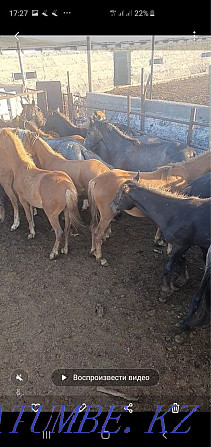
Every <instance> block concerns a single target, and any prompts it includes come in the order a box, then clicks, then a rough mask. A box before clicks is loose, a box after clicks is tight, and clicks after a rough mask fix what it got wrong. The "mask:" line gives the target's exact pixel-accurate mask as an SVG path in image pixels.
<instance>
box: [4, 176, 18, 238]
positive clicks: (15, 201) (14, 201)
mask: <svg viewBox="0 0 211 447" xmlns="http://www.w3.org/2000/svg"><path fill="white" fill-rule="evenodd" d="M2 186H3V188H4V190H5V193H6V194H7V196H8V197H9V199H10V201H11V203H12V206H13V210H14V218H13V224H12V226H11V231H13V230H16V228H18V227H19V225H20V217H19V207H18V199H17V197H16V195H15V193H14V191H13V189H12V186H11V185H8V184H5V185H2Z"/></svg>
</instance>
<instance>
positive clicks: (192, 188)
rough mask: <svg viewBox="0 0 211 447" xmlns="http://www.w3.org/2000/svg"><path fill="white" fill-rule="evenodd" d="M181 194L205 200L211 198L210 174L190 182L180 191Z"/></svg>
mask: <svg viewBox="0 0 211 447" xmlns="http://www.w3.org/2000/svg"><path fill="white" fill-rule="evenodd" d="M182 193H183V194H185V195H188V196H196V197H201V198H202V199H206V198H208V197H210V196H211V172H207V173H206V174H204V175H202V176H201V177H198V178H197V179H195V180H193V181H192V182H190V183H189V184H188V185H187V186H185V187H184V188H183V190H182Z"/></svg>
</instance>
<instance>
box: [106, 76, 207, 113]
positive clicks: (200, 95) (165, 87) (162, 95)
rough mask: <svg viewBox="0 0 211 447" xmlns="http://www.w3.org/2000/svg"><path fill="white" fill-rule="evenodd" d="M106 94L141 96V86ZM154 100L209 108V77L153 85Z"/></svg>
mask: <svg viewBox="0 0 211 447" xmlns="http://www.w3.org/2000/svg"><path fill="white" fill-rule="evenodd" d="M105 93H112V94H114V95H127V94H128V93H129V94H130V95H131V96H140V85H130V86H124V87H115V88H114V89H113V90H110V91H109V92H108V91H107V92H105ZM152 98H153V99H158V100H163V101H176V102H187V103H190V104H201V105H206V106H209V75H208V74H204V75H200V76H193V77H189V78H186V79H175V80H172V81H169V82H159V83H154V84H153V91H152Z"/></svg>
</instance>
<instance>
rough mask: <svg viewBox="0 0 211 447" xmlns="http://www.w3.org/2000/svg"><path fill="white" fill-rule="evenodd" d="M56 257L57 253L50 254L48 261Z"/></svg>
mask: <svg viewBox="0 0 211 447" xmlns="http://www.w3.org/2000/svg"><path fill="white" fill-rule="evenodd" d="M57 256H58V253H53V252H51V253H50V260H52V259H55V258H57Z"/></svg>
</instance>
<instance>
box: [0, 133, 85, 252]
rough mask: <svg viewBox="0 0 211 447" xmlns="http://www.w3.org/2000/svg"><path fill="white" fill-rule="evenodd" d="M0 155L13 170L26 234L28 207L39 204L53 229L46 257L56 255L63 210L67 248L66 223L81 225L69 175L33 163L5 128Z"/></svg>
mask: <svg viewBox="0 0 211 447" xmlns="http://www.w3.org/2000/svg"><path fill="white" fill-rule="evenodd" d="M0 155H1V160H3V159H5V160H6V162H5V164H6V163H7V164H8V166H9V167H10V170H11V172H12V174H13V187H14V190H15V191H16V193H17V195H18V198H19V200H20V203H21V204H22V206H23V208H24V211H25V214H26V218H27V220H28V224H29V231H30V233H29V235H28V238H32V237H34V236H35V230H34V220H33V213H32V209H31V208H32V207H36V208H42V209H43V210H44V211H45V213H46V215H47V217H48V220H49V222H50V224H51V226H52V228H53V229H54V231H55V236H56V240H55V244H54V246H53V249H52V251H51V253H50V259H54V258H55V257H56V256H57V255H58V250H59V245H60V241H61V237H62V234H63V230H62V228H61V226H60V223H59V214H60V213H61V212H62V211H64V217H65V228H64V238H65V243H64V248H63V249H62V253H65V254H66V253H67V252H68V236H69V231H70V225H72V226H73V227H74V228H76V229H79V228H81V225H82V224H81V220H80V216H79V213H78V200H77V191H76V188H75V186H74V183H73V181H72V180H71V178H70V177H69V176H68V175H67V174H65V173H64V172H60V171H48V170H42V169H39V168H37V167H36V166H35V164H34V162H33V160H32V158H31V157H30V155H29V154H28V153H27V152H26V150H25V148H24V146H23V144H22V142H21V140H20V139H19V138H18V137H17V135H15V134H14V133H13V132H12V131H11V130H9V129H2V130H1V131H0Z"/></svg>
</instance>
